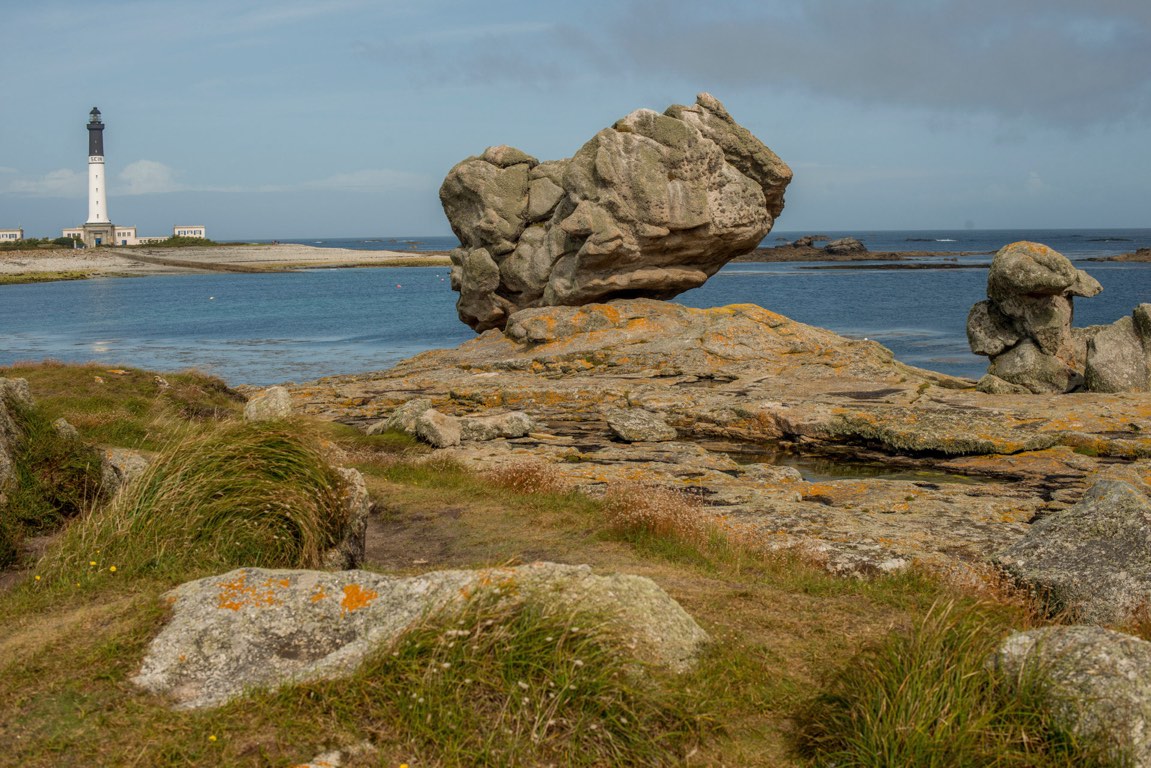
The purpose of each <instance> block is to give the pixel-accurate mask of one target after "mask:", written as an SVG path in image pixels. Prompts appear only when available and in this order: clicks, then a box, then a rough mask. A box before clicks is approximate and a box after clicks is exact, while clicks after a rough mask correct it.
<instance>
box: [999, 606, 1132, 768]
mask: <svg viewBox="0 0 1151 768" xmlns="http://www.w3.org/2000/svg"><path fill="white" fill-rule="evenodd" d="M994 665H995V666H996V667H997V668H998V669H999V670H1000V671H1001V672H1002V673H1003V676H1004V679H1005V681H1006V682H1007V684H1008V685H1014V684H1015V683H1016V681H1018V680H1021V679H1028V678H1030V679H1033V680H1034V681H1035V682H1036V683H1037V684H1038V685H1039V688H1040V690H1041V691H1042V694H1041V695H1042V706H1043V707H1044V708H1045V709H1047V711H1048V712H1050V713H1051V714H1052V715H1053V716H1054V718H1055V721H1056V722H1057V723H1058V724H1059V725H1060V726H1062V727H1063V728H1066V729H1068V730H1069V731H1070V732H1071V733H1073V734H1075V735H1076V736H1077V737H1078V738H1080V739H1082V740H1084V741H1086V742H1089V743H1090V744H1093V745H1095V746H1098V747H1100V748H1102V749H1104V750H1105V751H1106V752H1107V753H1109V756H1110V757H1111V758H1112V759H1113V760H1115V762H1116V764H1117V765H1130V766H1133V768H1151V643H1148V642H1146V641H1145V640H1140V639H1139V638H1137V637H1132V636H1131V635H1125V634H1122V633H1120V632H1113V631H1111V630H1108V629H1103V628H1101V627H1089V626H1071V627H1044V628H1042V629H1033V630H1030V631H1028V632H1016V633H1015V634H1013V635H1011V636H1010V637H1008V638H1007V639H1006V640H1004V641H1003V644H1002V645H1001V646H1000V647H999V650H998V652H997V653H996V655H995V657H994Z"/></svg>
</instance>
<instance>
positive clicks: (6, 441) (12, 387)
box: [0, 378, 32, 493]
mask: <svg viewBox="0 0 1151 768" xmlns="http://www.w3.org/2000/svg"><path fill="white" fill-rule="evenodd" d="M31 404H32V393H31V392H30V391H29V390H28V382H27V381H26V380H24V379H4V378H0V493H3V487H4V485H5V484H6V483H7V482H8V481H9V480H10V479H11V478H12V472H13V469H12V461H13V459H12V453H13V451H14V450H15V449H16V443H17V441H18V440H19V439H20V430H19V428H18V427H17V426H16V420H15V419H14V418H13V416H12V414H11V412H10V411H9V408H10V407H11V406H13V405H17V406H19V405H23V406H30V405H31Z"/></svg>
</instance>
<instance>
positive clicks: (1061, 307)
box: [967, 242, 1151, 394]
mask: <svg viewBox="0 0 1151 768" xmlns="http://www.w3.org/2000/svg"><path fill="white" fill-rule="evenodd" d="M1101 290H1103V288H1102V286H1100V285H1099V283H1098V281H1096V280H1095V278H1093V277H1091V276H1090V275H1088V274H1087V273H1086V272H1084V271H1083V270H1081V269H1076V268H1075V266H1074V265H1073V264H1072V263H1071V262H1070V261H1069V260H1068V259H1067V258H1066V257H1065V256H1063V255H1062V254H1060V253H1057V252H1056V251H1053V250H1051V249H1050V248H1048V247H1047V246H1045V245H1040V244H1039V243H1028V242H1019V243H1012V244H1011V245H1008V246H1005V247H1003V248H1002V249H1000V251H999V252H998V253H997V254H995V258H994V259H993V260H992V262H991V269H990V270H989V271H988V275H987V296H988V297H989V300H988V301H981V302H979V303H977V304H976V305H975V306H974V307H972V308H971V312H970V313H969V314H968V316H967V340H968V343H969V344H970V346H971V351H972V352H974V353H975V354H977V355H985V356H987V357H990V358H991V366H990V368H989V369H988V373H989V374H991V375H992V376H995V377H996V378H998V379H1001V380H1003V381H1005V382H1008V383H1010V384H1013V385H1016V386H1020V387H1023V388H1025V389H1026V390H1027V391H1029V392H1034V393H1036V394H1040V393H1053V392H1055V393H1058V392H1073V391H1077V390H1081V389H1085V390H1088V391H1093V392H1146V391H1149V390H1151V305H1147V304H1140V305H1139V307H1137V308H1136V309H1135V312H1134V313H1133V316H1132V317H1127V318H1121V319H1120V320H1118V321H1116V322H1115V323H1114V324H1112V325H1109V326H1093V327H1091V328H1074V327H1072V320H1073V319H1074V314H1075V313H1074V307H1073V305H1072V301H1073V297H1075V296H1080V297H1087V298H1089V297H1091V296H1094V295H1096V294H1097V293H1099V292H1100V291H1101Z"/></svg>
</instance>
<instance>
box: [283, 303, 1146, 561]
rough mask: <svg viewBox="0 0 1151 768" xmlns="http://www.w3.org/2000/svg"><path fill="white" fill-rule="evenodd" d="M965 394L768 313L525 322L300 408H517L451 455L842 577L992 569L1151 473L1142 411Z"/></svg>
mask: <svg viewBox="0 0 1151 768" xmlns="http://www.w3.org/2000/svg"><path fill="white" fill-rule="evenodd" d="M973 385H974V382H971V381H968V380H963V379H954V378H951V377H947V376H942V375H939V374H935V373H932V372H929V371H923V370H920V369H916V368H912V367H910V366H906V365H903V364H901V363H899V362H897V361H895V360H893V359H892V356H891V354H890V352H889V351H888V350H886V349H884V348H883V347H882V346H880V345H879V344H876V343H875V342H869V341H856V340H849V339H844V338H842V337H839V336H837V335H835V334H833V333H830V332H828V331H825V330H822V329H818V328H812V327H810V326H805V325H803V324H802V323H797V322H794V321H792V320H789V319H788V318H785V317H782V316H780V315H777V314H775V313H772V312H769V311H767V310H765V309H762V308H759V307H755V306H751V305H736V306H731V307H720V308H715V309H690V308H687V307H683V306H678V305H675V304H671V303H668V302H660V301H651V300H644V299H635V300H628V301H613V302H611V303H609V304H598V305H588V306H584V307H578V308H577V307H552V308H535V309H529V310H524V311H522V312H519V313H516V315H514V316H513V317H512V319H511V321H510V322H509V323H508V326H507V328H506V330H505V331H504V332H502V333H501V332H497V331H488V332H487V333H484V334H481V335H480V336H479V337H477V338H476V339H473V340H471V341H469V342H467V343H465V344H463V345H461V346H459V347H457V348H455V349H448V350H436V351H432V352H427V353H424V354H422V355H419V356H417V357H414V358H411V359H410V360H406V361H404V362H403V363H400V364H399V365H397V366H396V367H394V368H392V369H391V370H388V371H383V372H377V373H370V374H355V375H349V376H341V377H335V378H331V379H325V380H322V381H319V382H315V383H313V384H309V385H301V386H298V387H296V388H295V389H294V397H295V399H296V403H297V405H298V407H299V408H300V409H301V410H303V411H305V412H308V413H312V414H316V415H320V416H323V417H326V418H334V419H339V420H341V421H345V422H347V423H350V424H361V425H367V424H370V423H373V422H374V421H377V420H379V419H381V418H383V417H384V416H386V415H387V414H388V413H390V412H391V411H392V410H393V409H395V408H396V407H398V406H399V405H401V404H402V403H404V402H407V401H410V400H412V399H414V398H422V399H425V400H428V401H431V402H433V403H434V404H435V407H436V408H437V409H438V410H440V411H441V412H443V413H447V414H453V415H457V416H460V417H474V416H476V415H477V414H479V413H482V412H483V411H484V409H489V412H492V413H495V412H500V411H505V410H509V409H514V410H522V411H524V412H526V413H528V414H530V415H531V417H532V419H533V420H535V421H536V422H537V423H538V425H539V426H538V428H537V429H536V430H534V431H533V432H532V433H531V434H529V435H527V436H525V437H523V438H516V439H497V440H494V441H491V442H486V443H465V444H464V445H461V446H460V447H458V448H453V449H451V455H452V456H453V457H455V458H457V459H459V460H460V461H462V462H464V463H465V464H467V465H468V466H471V467H474V468H476V469H481V470H482V469H490V468H493V467H497V466H504V465H507V464H511V463H518V462H524V461H530V460H545V461H549V462H552V463H553V465H554V467H555V471H556V472H557V473H559V474H561V475H562V476H564V477H567V478H570V479H571V481H572V482H573V483H574V484H575V485H576V486H577V487H579V488H581V489H583V490H585V491H586V492H588V493H602V492H603V490H604V489H605V488H606V487H610V486H611V485H613V484H616V483H627V482H643V483H650V484H655V485H658V486H661V487H666V488H673V489H681V490H688V491H690V492H691V493H693V494H695V495H697V496H698V497H699V498H701V499H703V500H705V502H706V503H705V504H704V505H703V506H702V507H701V508H700V511H699V514H701V515H708V516H711V517H712V518H713V519H714V520H716V521H717V523H720V524H722V525H725V526H730V527H732V528H735V529H737V530H738V532H740V533H744V534H747V536H748V537H749V538H750V539H752V540H755V541H758V542H761V543H762V544H763V546H765V547H770V548H777V547H793V546H798V547H802V548H804V549H808V550H810V551H813V552H815V553H817V554H818V555H819V556H820V557H822V558H824V559H825V560H826V562H827V563H828V567H829V568H832V569H834V570H836V571H841V572H845V573H867V572H875V571H879V570H890V569H892V568H898V567H903V566H906V565H907V564H909V563H911V562H916V561H926V562H937V563H941V564H948V563H955V562H956V561H959V562H970V561H985V560H986V559H987V558H988V557H990V555H991V554H993V553H996V552H999V551H1001V550H1003V549H1005V548H1007V547H1008V546H1010V545H1011V544H1012V543H1014V542H1015V541H1016V540H1018V539H1019V538H1020V537H1022V536H1023V535H1024V534H1025V533H1026V532H1027V530H1028V528H1029V525H1028V524H1029V522H1030V521H1031V520H1032V519H1033V518H1034V517H1035V516H1036V515H1039V514H1043V513H1049V512H1053V511H1056V510H1059V509H1064V508H1066V507H1067V506H1070V505H1071V504H1074V503H1075V502H1076V501H1078V499H1079V497H1080V496H1081V495H1082V493H1083V491H1084V490H1085V488H1086V487H1087V485H1088V484H1089V483H1090V482H1091V481H1092V480H1093V478H1094V476H1095V474H1096V473H1097V472H1098V470H1099V468H1100V467H1101V466H1102V464H1103V463H1104V462H1114V461H1127V460H1131V459H1134V458H1138V457H1147V456H1151V403H1148V401H1147V399H1146V397H1145V396H1142V395H1137V394H1100V393H1081V394H1077V395H1076V396H1075V397H1074V398H1054V399H1053V398H1050V397H1042V396H1035V395H1032V394H1012V393H1006V394H1003V395H997V396H996V397H988V396H987V395H985V394H983V393H981V392H978V391H976V390H975V389H974V387H973ZM613 408H617V409H642V410H645V411H648V412H650V413H653V414H655V415H657V416H658V417H659V418H661V419H662V420H663V421H665V422H666V423H667V424H668V425H670V426H672V427H673V428H675V430H676V432H677V433H678V438H677V440H676V441H674V442H668V443H640V444H631V445H627V444H623V443H620V442H618V441H617V440H615V439H614V438H613V434H612V432H611V429H610V427H609V426H608V423H607V419H606V418H605V411H607V410H610V409H613ZM733 456H734V457H736V459H738V460H736V459H733V458H732V457H733ZM797 458H798V459H801V460H808V461H809V462H810V464H808V465H803V464H801V466H800V468H801V470H802V472H803V473H804V477H803V478H800V477H799V476H798V475H797V474H796V471H795V470H794V469H791V468H790V467H787V466H775V464H776V463H778V462H790V461H791V460H793V459H797ZM860 460H863V461H868V462H870V463H868V464H866V465H865V466H863V467H859V468H856V467H855V466H854V465H853V464H852V463H850V462H851V461H860ZM1136 466H1145V465H1144V464H1143V463H1140V464H1138V465H1136ZM896 472H898V473H899V474H897V475H894V476H893V473H896ZM949 473H952V474H949ZM1146 474H1151V466H1149V467H1148V469H1147V472H1146Z"/></svg>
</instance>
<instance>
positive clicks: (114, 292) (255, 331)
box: [0, 229, 1151, 386]
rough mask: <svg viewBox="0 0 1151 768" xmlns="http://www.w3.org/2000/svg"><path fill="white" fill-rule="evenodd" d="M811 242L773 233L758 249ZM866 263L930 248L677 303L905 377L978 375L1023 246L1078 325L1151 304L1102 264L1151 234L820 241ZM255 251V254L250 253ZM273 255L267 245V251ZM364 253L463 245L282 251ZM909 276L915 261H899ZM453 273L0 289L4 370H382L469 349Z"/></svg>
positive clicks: (255, 376) (279, 377) (735, 274)
mask: <svg viewBox="0 0 1151 768" xmlns="http://www.w3.org/2000/svg"><path fill="white" fill-rule="evenodd" d="M806 234H816V233H811V232H772V233H771V234H770V235H769V236H768V237H767V238H766V239H765V240H764V243H763V244H764V245H765V246H770V245H777V244H779V243H781V242H789V241H792V240H794V239H797V238H798V237H800V236H802V235H806ZM818 234H824V235H827V236H829V237H831V238H838V237H847V236H851V237H856V238H858V239H860V240H861V241H863V243H864V244H865V245H866V246H867V247H868V249H869V250H871V251H932V252H935V253H938V254H940V255H938V256H932V257H927V258H922V259H915V260H914V261H913V262H911V263H914V264H917V265H918V266H922V267H923V268H915V269H890V268H889V267H890V266H891V263H890V262H873V261H863V262H851V263H849V264H829V263H805V262H793V263H782V264H766V263H754V262H739V263H732V264H728V265H727V266H725V267H724V268H723V269H721V270H720V271H719V272H718V273H717V274H716V275H715V276H713V277H712V278H711V279H710V280H709V281H708V282H707V283H706V284H704V285H703V286H701V287H699V288H696V289H693V290H691V291H687V292H686V293H683V294H681V295H680V296H679V297H677V298H676V299H675V300H676V301H678V302H680V303H683V304H686V305H688V306H693V307H712V306H723V305H726V304H734V303H753V304H759V305H760V306H763V307H766V308H768V309H770V310H772V311H775V312H779V313H781V314H784V315H787V316H788V317H791V318H793V319H795V320H799V321H801V322H804V323H808V324H810V325H816V326H820V327H823V328H828V329H830V330H833V331H836V332H837V333H840V334H843V335H845V336H848V337H851V338H869V339H874V340H876V341H879V342H880V343H882V344H884V345H886V346H887V347H889V348H890V349H891V350H892V351H893V352H894V353H895V356H896V357H897V358H898V359H900V360H902V361H904V362H906V363H909V364H911V365H915V366H919V367H922V368H929V369H932V370H936V371H941V372H943V373H949V374H952V375H957V376H968V377H973V378H977V377H979V376H981V375H982V374H983V373H984V372H985V371H986V368H987V360H986V359H985V358H980V357H977V356H975V355H973V354H972V353H971V352H970V351H969V349H968V347H967V337H966V331H965V326H966V318H967V313H968V311H969V310H970V308H971V305H972V304H974V303H975V302H977V301H981V300H982V299H984V298H985V297H986V283H987V265H988V264H989V263H990V261H991V257H992V255H993V254H994V252H995V251H996V250H998V249H999V248H1001V247H1002V246H1004V245H1006V244H1008V243H1011V242H1015V241H1017V240H1031V241H1034V242H1040V243H1044V244H1046V245H1049V246H1051V247H1052V248H1054V249H1055V250H1057V251H1059V252H1061V253H1063V254H1064V255H1065V256H1067V257H1068V258H1069V259H1071V260H1072V261H1073V262H1075V263H1076V266H1078V267H1080V268H1082V269H1085V270H1087V271H1088V272H1089V273H1090V274H1091V275H1092V276H1094V277H1095V278H1096V279H1097V280H1099V282H1100V283H1101V284H1102V285H1103V288H1104V290H1103V292H1102V293H1101V294H1100V295H1098V296H1096V297H1094V298H1091V299H1076V303H1075V324H1076V325H1080V326H1082V325H1094V324H1102V323H1110V322H1113V321H1114V320H1116V319H1118V318H1119V317H1122V316H1123V315H1126V314H1129V313H1130V312H1131V310H1132V309H1133V308H1134V307H1135V305H1137V304H1139V303H1141V302H1149V301H1151V264H1139V263H1123V262H1093V261H1089V260H1090V259H1093V258H1100V257H1106V256H1112V255H1116V254H1120V253H1126V252H1130V251H1134V250H1137V249H1138V248H1148V247H1151V229H1048V230H972V229H964V230H930V231H927V230H922V231H920V230H900V231H876V232H860V231H852V232H835V231H831V232H820V233H818ZM251 242H261V241H251ZM262 242H271V241H262ZM279 242H291V243H302V244H306V245H313V246H317V247H332V248H352V249H360V250H411V251H439V250H449V249H451V248H453V247H455V246H456V244H457V241H456V240H455V238H453V237H442V236H437V237H392V236H386V237H362V238H312V239H298V240H280V241H279ZM900 263H904V264H906V263H908V262H900ZM455 299H456V294H455V293H454V292H452V291H451V289H450V287H449V284H448V270H447V268H446V267H397V268H367V269H315V270H306V271H299V272H287V273H275V274H237V273H208V274H186V275H155V276H150V277H139V278H131V279H127V278H97V279H91V280H78V281H68V282H54V283H34V284H30V285H7V286H0V365H10V364H12V363H14V362H19V361H33V360H42V359H55V360H61V361H65V362H96V363H99V364H101V365H107V366H109V367H140V368H146V369H151V370H158V371H175V370H182V369H187V368H196V369H199V370H202V371H206V372H209V373H212V374H215V375H218V376H220V377H222V378H224V379H225V380H226V381H228V382H229V383H232V384H252V385H259V386H266V385H270V384H276V383H285V382H296V383H301V382H305V381H312V380H315V379H319V378H322V377H325V376H331V375H336V374H343V373H360V372H365V371H373V370H380V369H384V368H387V367H389V366H391V365H393V364H395V363H396V362H398V361H400V360H402V359H404V358H407V357H410V356H412V355H415V354H417V353H419V352H422V351H425V350H428V349H435V348H441V347H450V346H455V345H457V344H460V343H461V342H464V341H466V340H468V339H470V338H474V336H475V334H474V332H473V331H472V330H471V329H470V328H468V327H467V326H466V325H464V324H463V323H461V322H460V321H459V320H458V319H457V317H456V312H455Z"/></svg>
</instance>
